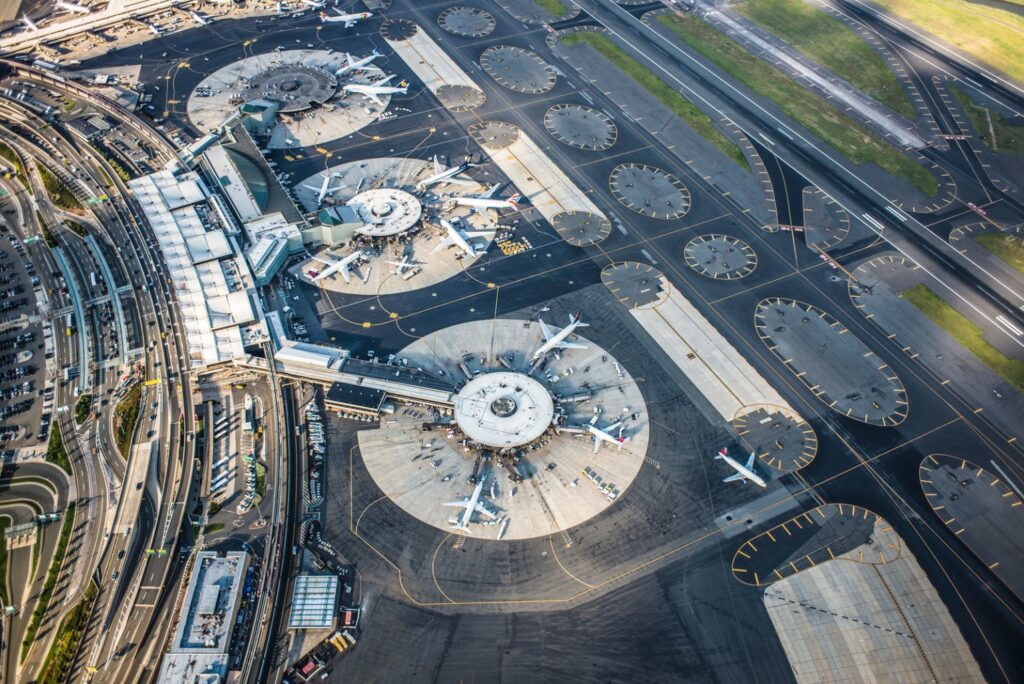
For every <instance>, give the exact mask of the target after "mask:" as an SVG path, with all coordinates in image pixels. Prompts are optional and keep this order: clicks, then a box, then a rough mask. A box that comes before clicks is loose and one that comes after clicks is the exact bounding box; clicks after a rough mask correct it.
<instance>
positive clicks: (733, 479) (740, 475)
mask: <svg viewBox="0 0 1024 684" xmlns="http://www.w3.org/2000/svg"><path fill="white" fill-rule="evenodd" d="M745 479H746V478H745V477H743V473H736V474H735V475H730V476H729V477H727V478H725V479H724V480H722V482H738V481H739V480H745Z"/></svg>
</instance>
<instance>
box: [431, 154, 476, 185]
mask: <svg viewBox="0 0 1024 684" xmlns="http://www.w3.org/2000/svg"><path fill="white" fill-rule="evenodd" d="M474 166H476V164H473V163H471V162H470V161H469V159H467V160H466V161H464V162H462V163H461V164H459V165H458V166H450V167H447V168H446V167H444V166H442V165H441V162H439V161H438V160H437V155H436V154H435V155H434V175H433V176H431V177H430V178H427V179H426V180H421V181H420V182H419V183H417V184H416V189H417V190H426V189H427V188H429V187H430V186H431V185H436V184H437V183H441V182H445V183H454V184H456V185H476V182H475V181H471V180H468V179H466V178H459V176H460V175H461V174H462V173H464V172H466V171H468V170H469V169H471V168H473V167H474Z"/></svg>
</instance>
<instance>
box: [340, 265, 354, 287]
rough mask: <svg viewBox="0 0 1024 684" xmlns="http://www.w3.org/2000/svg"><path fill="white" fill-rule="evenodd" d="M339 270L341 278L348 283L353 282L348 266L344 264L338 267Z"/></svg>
mask: <svg viewBox="0 0 1024 684" xmlns="http://www.w3.org/2000/svg"><path fill="white" fill-rule="evenodd" d="M338 270H339V271H341V277H342V278H344V279H345V282H346V283H351V282H352V278H350V277H349V275H348V264H342V265H341V266H339V267H338Z"/></svg>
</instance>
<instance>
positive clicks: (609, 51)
mask: <svg viewBox="0 0 1024 684" xmlns="http://www.w3.org/2000/svg"><path fill="white" fill-rule="evenodd" d="M561 42H562V43H565V44H566V45H575V44H577V43H586V44H587V45H590V46H591V47H592V48H594V49H595V50H597V51H598V52H600V53H601V55H602V56H603V57H604V58H605V59H607V60H608V61H609V62H611V63H612V64H614V65H615V66H617V67H618V68H620V69H622V70H623V71H624V72H626V74H627V75H629V77H630V78H632V79H633V80H634V81H636V82H637V83H639V84H640V85H642V86H643V87H644V88H645V89H646V90H647V92H649V93H650V94H651V95H653V96H654V97H656V98H658V100H660V101H661V103H662V104H664V105H665V106H666V107H668V108H669V109H671V110H672V112H673V113H674V114H675V115H676V116H678V117H679V118H680V119H682V120H683V121H685V122H686V123H687V124H689V125H690V127H691V128H693V129H694V130H695V131H697V133H699V134H700V135H701V136H703V137H704V138H705V139H706V140H707V141H708V142H710V143H712V144H713V145H714V146H715V147H717V148H718V149H720V150H722V152H725V154H726V156H728V157H729V158H730V159H732V160H733V161H735V162H736V163H737V164H739V165H740V166H742V167H743V168H745V169H748V170H749V169H750V166H749V165H748V164H747V159H746V157H744V156H743V151H742V150H740V148H739V146H738V145H737V144H736V143H734V142H733V141H732V140H730V139H729V138H728V137H727V136H726V135H725V134H724V133H722V132H721V131H719V130H718V129H717V128H715V124H714V122H713V121H711V117H709V116H708V115H707V114H705V113H704V112H702V111H701V110H700V109H698V108H697V107H696V106H695V105H694V104H693V103H692V102H690V101H689V100H687V99H686V98H685V97H683V96H682V95H680V94H679V92H678V91H676V90H673V89H672V88H671V87H670V86H669V85H668V84H667V83H665V82H664V81H662V80H661V79H660V78H658V77H657V76H656V75H655V74H654V72H652V71H650V70H649V69H647V68H646V67H645V66H644V65H643V64H641V63H640V62H638V61H636V60H635V59H633V58H632V57H630V56H629V55H628V54H626V52H625V51H624V50H623V49H622V48H620V47H619V46H618V45H616V44H615V43H613V42H612V40H611V39H610V38H608V36H605V35H604V34H601V33H595V32H593V31H578V32H576V33H570V34H569V35H567V36H564V37H563V38H561Z"/></svg>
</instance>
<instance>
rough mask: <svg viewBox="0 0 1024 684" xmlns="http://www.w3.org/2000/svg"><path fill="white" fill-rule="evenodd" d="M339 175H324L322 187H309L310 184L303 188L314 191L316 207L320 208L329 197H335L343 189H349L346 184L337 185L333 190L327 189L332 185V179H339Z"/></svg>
mask: <svg viewBox="0 0 1024 684" xmlns="http://www.w3.org/2000/svg"><path fill="white" fill-rule="evenodd" d="M337 175H338V174H336V173H328V174H324V182H323V183H322V184H321V185H320V187H317V186H315V185H309V184H304V185H303V186H302V187H304V188H306V189H307V190H313V191H315V192H316V206H318V207H319V206H320V205H321V204H323V203H324V200H325V199H326V198H327V196H328V195H333V194H334V193H336V192H337V191H338V190H341V189H342V188H347V187H348V186H347V185H345V184H344V183H342V184H341V185H336V186H334V187H333V188H329V187H327V186H328V185H329V184H330V182H331V179H332V178H335V177H337Z"/></svg>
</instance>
